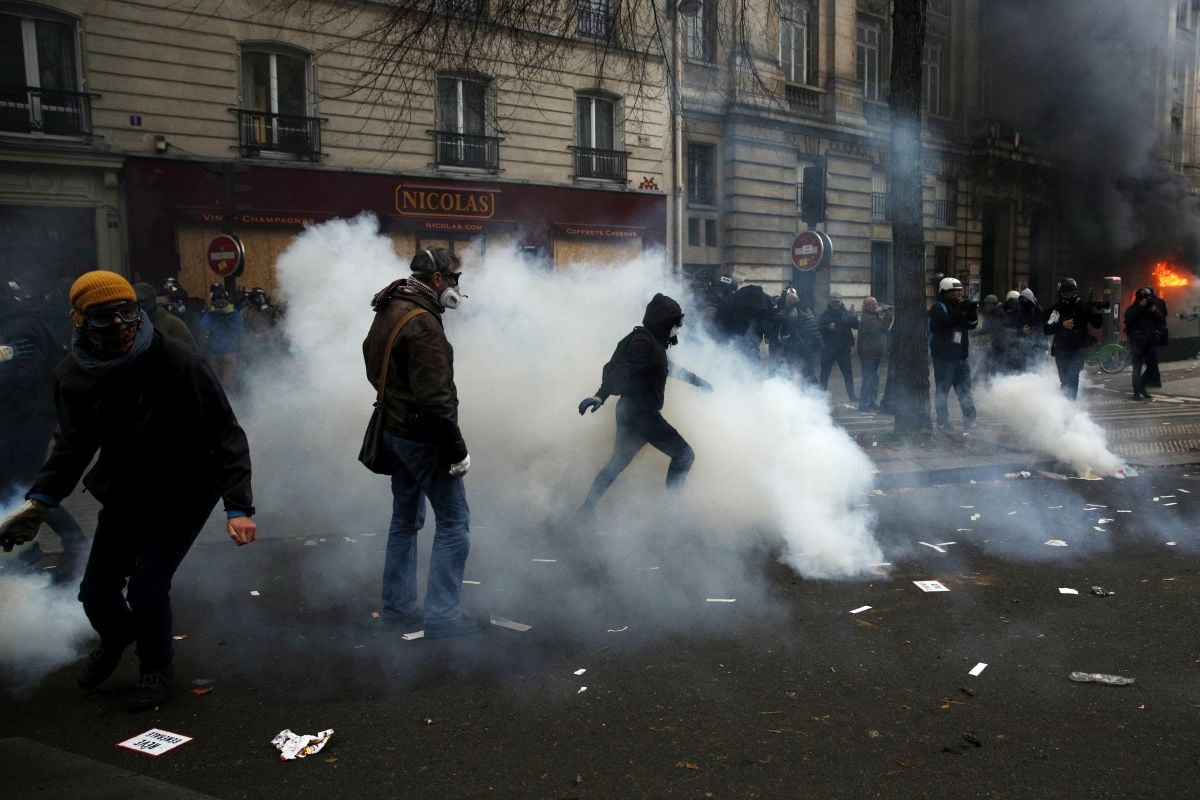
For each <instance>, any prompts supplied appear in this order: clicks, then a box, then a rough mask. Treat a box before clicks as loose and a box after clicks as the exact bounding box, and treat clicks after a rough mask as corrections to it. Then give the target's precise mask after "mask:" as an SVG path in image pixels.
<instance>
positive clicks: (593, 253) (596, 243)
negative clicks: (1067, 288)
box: [554, 236, 642, 269]
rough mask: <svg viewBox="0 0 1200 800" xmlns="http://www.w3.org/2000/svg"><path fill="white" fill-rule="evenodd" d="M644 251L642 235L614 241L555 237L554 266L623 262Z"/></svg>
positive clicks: (561, 267) (557, 267)
mask: <svg viewBox="0 0 1200 800" xmlns="http://www.w3.org/2000/svg"><path fill="white" fill-rule="evenodd" d="M641 253H642V237H641V236H634V237H629V238H621V239H617V240H614V241H610V240H607V239H599V238H597V239H592V238H582V237H581V238H571V237H565V236H558V237H555V239H554V268H555V269H566V268H568V267H570V266H571V265H573V264H585V263H588V264H622V263H625V262H628V261H632V260H633V259H635V258H637V257H638V256H639V255H641Z"/></svg>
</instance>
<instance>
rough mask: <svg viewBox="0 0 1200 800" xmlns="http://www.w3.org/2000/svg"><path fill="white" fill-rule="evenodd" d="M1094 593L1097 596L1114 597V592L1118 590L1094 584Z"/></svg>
mask: <svg viewBox="0 0 1200 800" xmlns="http://www.w3.org/2000/svg"><path fill="white" fill-rule="evenodd" d="M1092 594H1094V595H1096V596H1097V597H1112V596H1113V595H1114V594H1116V592H1110V591H1108V590H1107V589H1105V588H1104V587H1103V586H1093V587H1092Z"/></svg>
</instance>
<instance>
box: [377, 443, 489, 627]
mask: <svg viewBox="0 0 1200 800" xmlns="http://www.w3.org/2000/svg"><path fill="white" fill-rule="evenodd" d="M383 442H384V445H385V446H386V447H388V448H389V449H390V450H391V452H392V455H394V456H395V458H396V463H397V465H398V466H397V467H396V471H395V472H394V473H392V522H391V524H390V525H389V526H388V541H387V555H386V557H385V559H384V562H383V612H382V616H383V618H384V619H403V618H405V617H411V616H412V615H415V614H416V612H417V530H418V529H419V528H420V523H421V522H423V521H424V516H425V515H424V500H423V499H422V495H424V497H427V498H428V499H429V504H430V505H431V506H432V507H433V515H434V519H435V521H436V528H435V531H434V534H433V553H432V555H431V556H430V559H429V580H428V582H427V584H426V587H425V622H426V624H428V623H430V622H440V621H449V620H455V619H458V618H459V617H461V616H462V609H461V608H460V607H459V604H458V598H459V593H460V592H461V591H462V578H463V569H464V568H465V567H466V564H467V554H468V553H470V551H471V536H470V526H471V510H470V509H469V508H468V507H467V491H466V487H465V486H464V484H463V479H462V478H461V477H457V478H456V477H453V476H451V475H450V472H449V464H446V463H443V461H442V459H441V458H440V455H441V451H440V449H439V448H438V446H437V445H435V444H431V443H429V442H413V441H409V440H408V439H401V438H399V437H397V436H393V435H391V434H390V433H387V432H386V431H385V432H384V434H383Z"/></svg>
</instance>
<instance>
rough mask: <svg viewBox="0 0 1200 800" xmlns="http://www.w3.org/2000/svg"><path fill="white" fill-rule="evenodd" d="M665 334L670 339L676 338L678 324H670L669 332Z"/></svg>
mask: <svg viewBox="0 0 1200 800" xmlns="http://www.w3.org/2000/svg"><path fill="white" fill-rule="evenodd" d="M667 336H668V337H669V338H671V339H675V338H678V336H679V326H678V325H672V326H671V332H670V333H669V334H667Z"/></svg>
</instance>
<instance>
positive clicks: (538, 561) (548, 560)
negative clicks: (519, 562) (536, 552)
mask: <svg viewBox="0 0 1200 800" xmlns="http://www.w3.org/2000/svg"><path fill="white" fill-rule="evenodd" d="M531 560H532V561H533V563H535V564H557V563H558V559H557V558H534V559H531Z"/></svg>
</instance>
